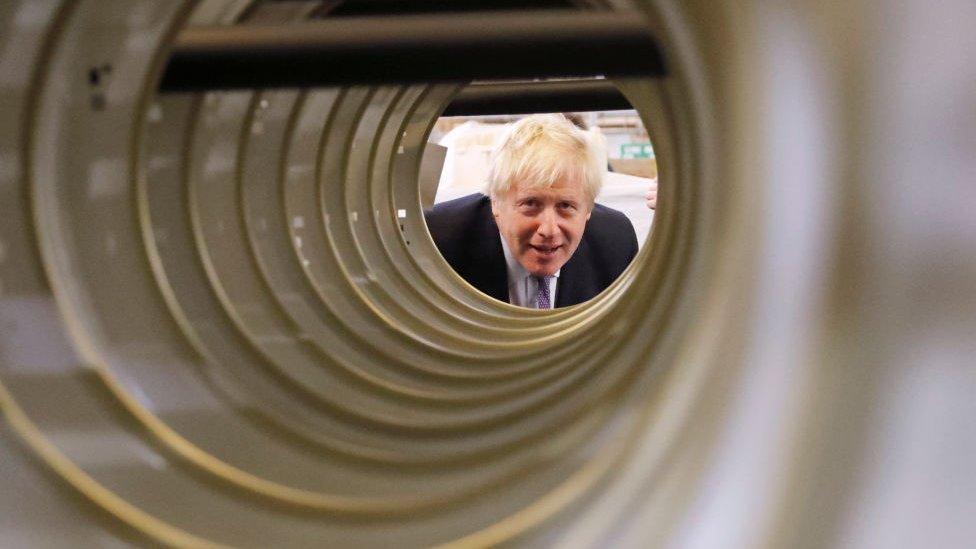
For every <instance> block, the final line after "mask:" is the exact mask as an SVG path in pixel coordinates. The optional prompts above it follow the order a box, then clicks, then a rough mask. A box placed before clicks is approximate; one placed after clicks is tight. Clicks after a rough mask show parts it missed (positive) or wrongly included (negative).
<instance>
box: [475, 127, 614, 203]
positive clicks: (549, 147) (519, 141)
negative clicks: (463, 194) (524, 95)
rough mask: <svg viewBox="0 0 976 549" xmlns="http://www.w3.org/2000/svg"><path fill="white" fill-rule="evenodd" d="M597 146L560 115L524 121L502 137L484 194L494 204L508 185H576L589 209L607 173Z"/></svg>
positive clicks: (533, 186) (595, 142)
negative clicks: (580, 187)
mask: <svg viewBox="0 0 976 549" xmlns="http://www.w3.org/2000/svg"><path fill="white" fill-rule="evenodd" d="M600 143H601V142H600V141H599V140H597V139H595V137H594V136H593V135H591V134H590V133H589V132H587V131H584V130H581V129H579V128H577V127H576V126H574V125H573V123H572V122H570V121H569V120H567V119H566V117H565V116H563V115H561V114H536V115H532V116H527V117H525V118H523V119H521V120H519V121H518V122H516V123H515V124H513V125H512V126H511V128H509V129H508V131H507V132H506V133H505V134H503V135H502V136H501V137H500V139H499V141H498V144H497V145H496V147H495V150H494V151H493V152H492V154H491V159H490V161H489V162H490V164H489V171H488V182H487V183H488V184H487V188H486V192H485V194H487V195H489V196H491V197H492V198H493V199H498V198H501V196H502V195H504V194H505V193H507V192H508V190H509V189H510V188H511V187H512V184H518V185H519V186H521V187H522V188H539V187H551V186H552V185H554V184H555V183H556V182H557V181H560V180H567V181H580V182H581V183H582V185H583V195H584V196H585V197H586V199H587V200H588V202H589V205H590V207H592V206H593V202H594V201H595V200H596V195H598V194H599V193H600V188H601V187H602V186H603V172H604V171H605V166H603V165H602V164H601V161H602V158H603V154H602V151H601V150H600V146H601V145H600Z"/></svg>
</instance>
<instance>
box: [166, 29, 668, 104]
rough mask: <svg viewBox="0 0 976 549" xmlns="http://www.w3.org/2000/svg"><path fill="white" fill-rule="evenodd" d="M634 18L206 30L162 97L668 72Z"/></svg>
mask: <svg viewBox="0 0 976 549" xmlns="http://www.w3.org/2000/svg"><path fill="white" fill-rule="evenodd" d="M664 73H665V64H664V59H663V56H662V54H661V51H660V49H659V48H658V45H657V41H656V40H655V38H654V35H653V33H652V32H651V31H650V30H649V29H648V23H647V21H646V20H645V19H644V18H643V16H641V15H640V14H637V13H633V12H583V11H579V10H565V11H562V10H561V11H552V10H549V11H527V12H502V13H479V14H473V13H464V14H440V15H424V16H399V17H350V18H342V19H335V20H329V19H326V20H322V21H315V22H307V23H301V24H297V25H288V26H260V25H248V26H205V27H192V28H189V29H187V30H185V31H183V32H182V33H181V34H180V35H179V37H178V38H177V40H176V43H175V45H174V47H173V50H172V56H171V58H170V62H169V65H168V67H167V70H166V72H165V75H164V76H163V79H162V83H161V86H160V88H161V90H162V91H202V90H213V89H239V88H277V87H317V86H334V85H350V84H383V83H407V82H464V81H469V80H487V79H512V78H543V77H570V76H594V75H603V76H639V75H643V76H660V75H663V74H664Z"/></svg>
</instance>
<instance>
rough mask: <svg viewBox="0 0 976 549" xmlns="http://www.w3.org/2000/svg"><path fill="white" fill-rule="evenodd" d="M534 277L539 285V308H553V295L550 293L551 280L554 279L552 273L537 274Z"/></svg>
mask: <svg viewBox="0 0 976 549" xmlns="http://www.w3.org/2000/svg"><path fill="white" fill-rule="evenodd" d="M534 278H535V281H536V282H537V283H538V285H539V299H538V308H540V309H552V296H550V295H549V281H550V280H552V278H553V277H552V275H550V276H537V277H534Z"/></svg>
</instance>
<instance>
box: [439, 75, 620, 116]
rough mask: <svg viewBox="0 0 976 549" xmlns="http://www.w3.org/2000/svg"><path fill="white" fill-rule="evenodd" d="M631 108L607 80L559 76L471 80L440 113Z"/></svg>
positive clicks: (529, 112) (509, 112)
mask: <svg viewBox="0 0 976 549" xmlns="http://www.w3.org/2000/svg"><path fill="white" fill-rule="evenodd" d="M632 108H634V107H633V106H632V105H631V104H630V102H629V101H627V98H626V97H624V95H623V94H622V93H620V90H619V89H617V86H615V85H613V83H612V82H609V81H607V80H562V81H555V82H515V83H502V84H472V85H470V86H468V87H466V88H464V89H463V90H462V91H461V93H459V94H458V95H457V96H456V97H455V98H454V100H453V101H452V102H451V104H450V105H448V107H447V109H446V110H445V111H444V113H443V116H477V115H486V114H531V113H540V112H588V111H616V110H626V109H632Z"/></svg>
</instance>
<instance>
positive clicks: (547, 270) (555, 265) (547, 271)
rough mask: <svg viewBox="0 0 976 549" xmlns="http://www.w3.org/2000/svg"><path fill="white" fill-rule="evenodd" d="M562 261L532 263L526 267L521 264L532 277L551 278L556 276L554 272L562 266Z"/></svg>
mask: <svg viewBox="0 0 976 549" xmlns="http://www.w3.org/2000/svg"><path fill="white" fill-rule="evenodd" d="M563 263H564V262H563V261H555V260H553V261H533V262H530V263H529V264H528V265H526V264H525V263H523V264H522V266H523V267H525V270H526V271H528V272H529V274H531V275H532V276H539V277H542V276H552V275H554V274H556V271H558V270H559V268H560V267H562V266H563Z"/></svg>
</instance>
